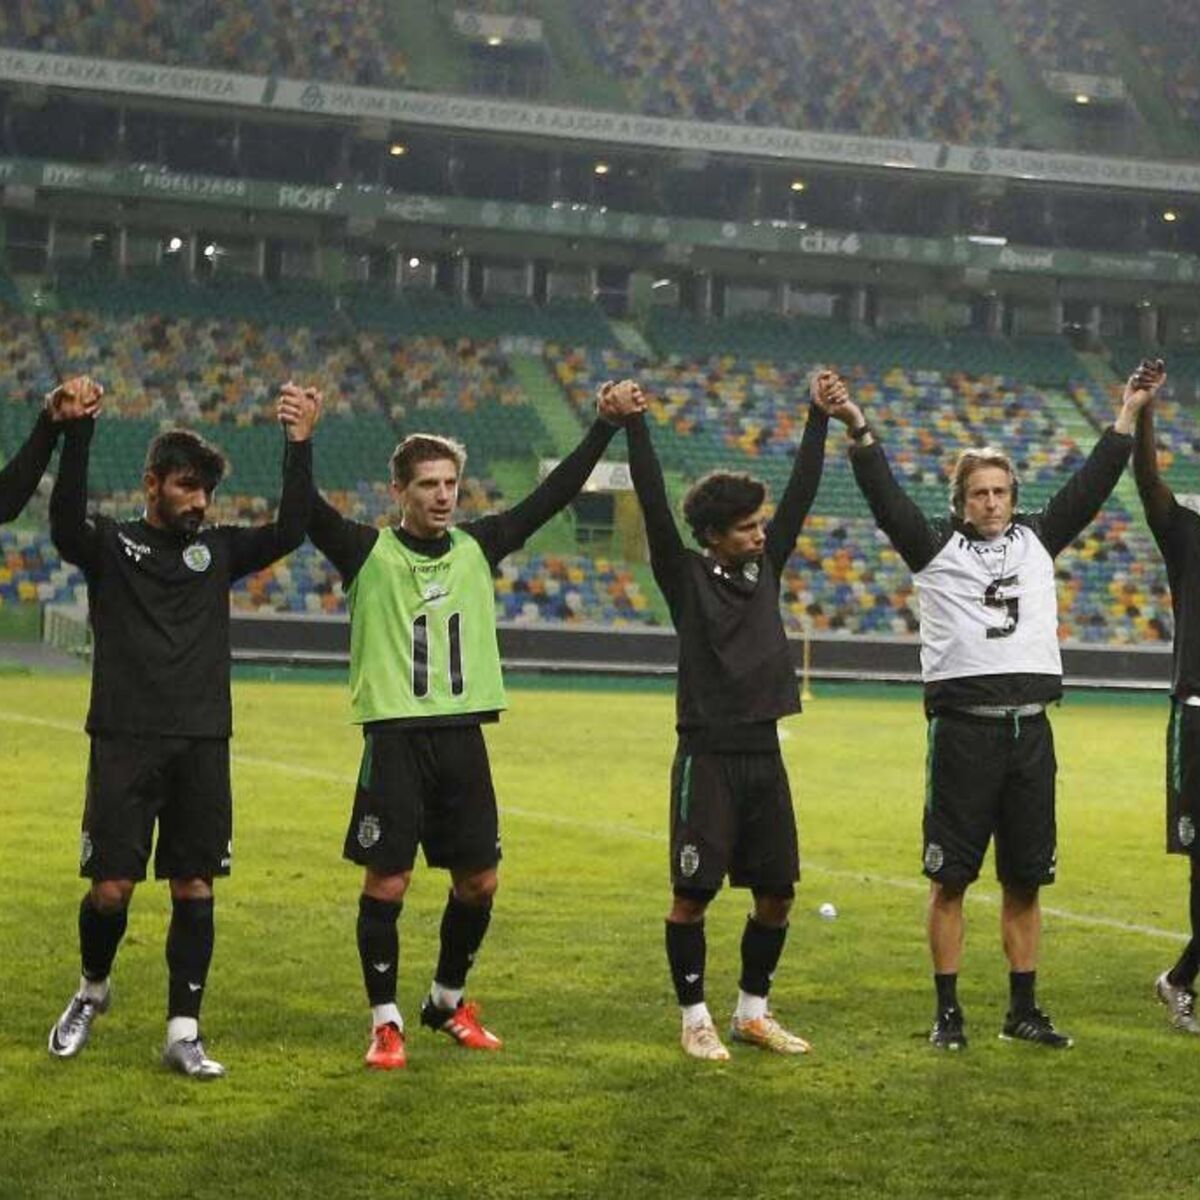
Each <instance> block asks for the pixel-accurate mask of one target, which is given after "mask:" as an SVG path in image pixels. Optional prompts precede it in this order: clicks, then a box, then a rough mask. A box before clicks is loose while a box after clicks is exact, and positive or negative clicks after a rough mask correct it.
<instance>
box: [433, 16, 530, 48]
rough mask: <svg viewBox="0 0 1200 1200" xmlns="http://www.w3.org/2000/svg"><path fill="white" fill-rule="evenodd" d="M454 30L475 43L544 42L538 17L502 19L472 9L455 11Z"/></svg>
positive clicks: (527, 43) (528, 43)
mask: <svg viewBox="0 0 1200 1200" xmlns="http://www.w3.org/2000/svg"><path fill="white" fill-rule="evenodd" d="M454 28H455V29H456V30H457V32H458V33H459V34H461V35H462V36H463V37H465V38H469V39H470V40H471V41H474V42H490V41H491V39H493V38H494V39H496V41H495V42H493V43H492V44H498V43H499V42H519V43H522V44H525V45H540V44H541V42H542V41H543V37H542V23H541V21H540V20H538V18H537V17H501V16H496V15H494V14H492V13H483V12H474V11H472V10H470V9H462V8H456V9H455V10H454Z"/></svg>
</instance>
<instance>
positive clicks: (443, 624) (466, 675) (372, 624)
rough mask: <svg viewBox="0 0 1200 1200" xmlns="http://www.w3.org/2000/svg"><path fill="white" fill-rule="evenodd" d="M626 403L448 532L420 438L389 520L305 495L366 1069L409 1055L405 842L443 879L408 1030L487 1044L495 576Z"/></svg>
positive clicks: (494, 859) (449, 485)
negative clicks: (484, 988)
mask: <svg viewBox="0 0 1200 1200" xmlns="http://www.w3.org/2000/svg"><path fill="white" fill-rule="evenodd" d="M632 404H633V399H632V397H631V396H630V395H629V394H628V393H627V392H620V393H617V392H616V391H614V389H607V390H606V391H605V393H604V397H603V399H602V400H601V402H600V410H601V416H600V417H598V419H597V420H596V421H595V422H594V423H593V425H592V426H591V428H590V429H589V430H588V431H587V433H586V434H585V436H584V438H583V440H582V441H581V442H580V443H579V445H578V446H577V447H576V448H575V450H574V451H572V452H571V454H570V455H568V456H567V457H566V458H565V459H563V461H562V462H561V463H559V465H558V466H557V467H556V468H555V469H554V470H553V471H551V472H550V474H549V475H547V476H546V478H545V480H543V481H542V483H541V484H539V485H538V487H537V488H535V489H534V491H533V492H532V493H530V495H529V496H527V497H526V498H525V499H524V500H522V501H521V502H520V503H519V504H517V505H515V506H514V507H513V508H510V509H508V510H506V511H504V512H500V513H496V514H494V515H492V516H487V517H483V518H480V519H479V520H475V521H469V522H467V523H465V524H463V525H460V526H452V524H451V522H452V521H453V518H454V509H455V506H456V504H457V502H458V487H459V483H460V481H461V479H462V472H463V466H464V464H465V462H466V451H465V450H464V448H463V447H462V446H461V445H460V444H459V443H458V442H456V441H454V440H452V439H450V438H445V437H439V436H435V435H432V434H423V433H414V434H411V435H409V436H408V437H406V438H405V439H404V441H402V442H401V443H400V445H399V446H397V447H396V450H395V453H394V454H393V455H392V460H391V475H392V490H393V491H394V493H395V495H396V499H397V501H398V502H399V507H400V523H399V524H398V525H395V526H392V527H391V528H387V529H377V528H376V527H374V526H373V525H364V524H360V523H358V522H356V521H350V520H347V519H346V518H344V517H342V516H341V515H340V514H339V513H338V512H337V511H336V510H335V509H334V508H333V507H332V506H330V505H329V504H328V503H326V501H325V500H324V499H322V498H321V497H320V496H318V497H316V498H315V501H314V506H313V515H312V521H311V524H310V526H309V536H310V537H311V538H312V541H313V544H314V545H315V546H316V547H317V548H318V549H319V550H320V551H321V552H322V553H323V554H324V555H325V556H326V557H327V558H328V559H329V561H330V562H331V563H332V564H333V565H334V567H336V568H337V570H338V572H339V573H340V574H341V577H342V585H343V587H344V588H345V591H346V597H347V602H348V605H349V609H350V701H351V706H352V709H353V719H354V721H355V722H356V723H358V724H360V725H362V727H363V756H362V765H361V768H360V770H359V777H358V786H357V789H356V792H355V797H354V811H353V813H352V814H351V817H350V825H349V828H348V830H347V832H346V841H345V847H344V851H343V852H344V854H345V857H346V858H348V859H350V860H351V861H352V862H355V863H358V864H360V865H361V866H363V867H364V868H365V869H366V871H365V878H364V881H363V890H362V895H361V897H360V899H359V909H358V927H357V932H358V951H359V956H360V958H361V961H362V972H363V981H364V983H365V984H366V991H367V998H368V1000H369V1002H370V1005H371V1013H372V1037H371V1044H370V1047H369V1049H368V1050H367V1055H366V1062H367V1065H368V1066H369V1067H374V1068H377V1069H382V1070H390V1069H395V1068H399V1067H403V1066H404V1065H405V1062H406V1056H405V1045H404V1020H403V1018H402V1016H401V1015H400V1010H399V1008H398V1007H397V1004H396V979H397V973H398V965H399V935H398V930H397V922H398V919H399V916H400V909H401V906H402V904H403V900H404V894H405V892H406V891H407V890H408V884H409V880H410V879H411V877H412V869H413V864H414V862H415V861H416V853H417V846H418V845H421V846H422V847H423V848H424V851H425V860H426V862H427V863H428V864H429V865H430V866H434V867H443V868H445V869H446V870H448V871H449V872H450V880H451V887H450V894H449V896H448V898H447V900H446V908H445V911H444V912H443V914H442V923H441V949H440V953H439V956H438V963H437V969H436V971H435V973H434V977H433V983H432V985H431V987H430V989H429V995H428V996H427V997H426V999H425V1001H424V1003H423V1004H422V1005H421V1024H422V1025H425V1026H426V1027H428V1028H430V1029H434V1030H441V1031H442V1032H444V1033H446V1034H448V1035H449V1036H450V1037H452V1038H453V1039H454V1040H455V1041H456V1042H458V1044H459V1045H461V1046H465V1047H467V1048H469V1049H473V1050H498V1049H500V1046H501V1042H500V1039H499V1038H498V1037H496V1035H495V1034H494V1033H492V1032H491V1031H490V1030H488V1029H485V1028H484V1026H483V1025H482V1023H481V1022H480V1020H479V1010H478V1008H477V1006H476V1005H475V1004H473V1003H467V1002H464V1000H463V990H464V987H465V985H466V978H467V972H468V970H469V969H470V967H471V964H472V963H473V961H474V959H475V954H476V952H477V951H478V949H479V946H480V944H481V943H482V941H483V937H484V934H485V933H486V932H487V927H488V922H489V921H490V919H491V912H492V897H493V896H494V894H495V892H496V886H497V866H498V864H499V861H500V835H499V822H498V819H497V815H496V795H495V791H494V790H493V787H492V776H491V769H490V767H489V765H488V757H487V747H486V745H485V744H484V739H483V733H482V729H481V726H482V725H483V724H485V723H487V722H491V721H496V720H498V719H499V714H500V711H501V710H502V709H503V708H504V707H505V698H504V683H503V679H502V676H501V671H500V651H499V648H498V645H497V641H496V616H495V597H494V593H493V584H492V573H493V571H494V570H495V569H496V567H497V566H498V565H499V563H500V561H501V560H502V559H503V558H504V557H505V556H506V555H508V554H511V553H512V552H513V551H514V550H517V549H519V548H520V547H521V546H522V545H524V543H525V540H526V539H527V538H528V537H529V536H530V535H531V534H533V533H534V532H535V531H536V530H537V529H539V528H540V527H541V526H542V525H544V524H545V523H546V522H547V521H548V520H549V519H550V518H551V517H553V516H554V515H555V514H556V513H558V512H559V511H560V510H562V509H563V508H565V507H566V505H567V504H569V503H570V502H571V500H572V499H574V497H575V496H576V494H577V493H578V492H579V489H580V488H581V487H583V485H584V483H585V482H586V481H587V478H588V476H589V475H590V474H591V472H592V468H593V467H594V466H595V465H596V463H597V462H599V460H600V457H601V456H602V455H603V453H604V451H605V448H606V447H607V446H608V444H609V442H610V440H611V439H612V436H613V433H614V432H615V429H616V425H617V424H618V423H619V422H620V420H621V419H622V417H623V416H625V415H627V413H626V412H625V409H626V408H628V409H629V410H630V411H632Z"/></svg>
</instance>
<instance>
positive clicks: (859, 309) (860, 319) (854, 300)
mask: <svg viewBox="0 0 1200 1200" xmlns="http://www.w3.org/2000/svg"><path fill="white" fill-rule="evenodd" d="M869 308H870V294H869V292H868V291H867V289H866V287H865V286H862V285H860V286H859V287H856V288H855V289H854V290H853V291H852V292H851V293H850V324H851V325H856V326H858V327H859V328H862V327H863V326H865V325H866V323H867V313H868V311H869Z"/></svg>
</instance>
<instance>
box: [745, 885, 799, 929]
mask: <svg viewBox="0 0 1200 1200" xmlns="http://www.w3.org/2000/svg"><path fill="white" fill-rule="evenodd" d="M794 896H795V892H794V891H793V893H792V895H785V894H784V893H782V892H772V893H767V892H755V893H754V919H755V920H756V921H757V922H758V923H759V924H760V925H766V926H768V927H769V928H771V929H782V928H783V926H784V925H786V924H787V923H788V914H789V913H790V912H791V911H792V901H793V899H794Z"/></svg>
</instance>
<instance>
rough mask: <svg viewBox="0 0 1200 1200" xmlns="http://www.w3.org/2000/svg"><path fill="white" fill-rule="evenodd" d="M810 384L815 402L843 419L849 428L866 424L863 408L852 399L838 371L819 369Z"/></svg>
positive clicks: (831, 414) (830, 413) (839, 418)
mask: <svg viewBox="0 0 1200 1200" xmlns="http://www.w3.org/2000/svg"><path fill="white" fill-rule="evenodd" d="M808 386H809V392H810V394H811V395H812V401H813V403H814V404H815V405H816V406H817V407H818V408H819V409H820V410H821V411H822V412H824V413H827V414H828V415H829V416H831V417H832V418H833V419H834V420H835V421H841V422H842V424H843V425H845V426H846V428H847V429H857V428H859V427H860V426H862V425H865V424H866V418H865V417H864V416H863V414H862V409H861V408H859V407H858V405H857V404H855V403H854V401H853V400H851V399H850V389H849V388H848V387H847V386H846V381H845V380H844V379H842V377H841V376H840V375H839V374H838V373H837V372H836V371H829V370H824V371H818V372H817V373H816V374H815V375H813V377H812V378H811V379H810V380H809V385H808Z"/></svg>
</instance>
